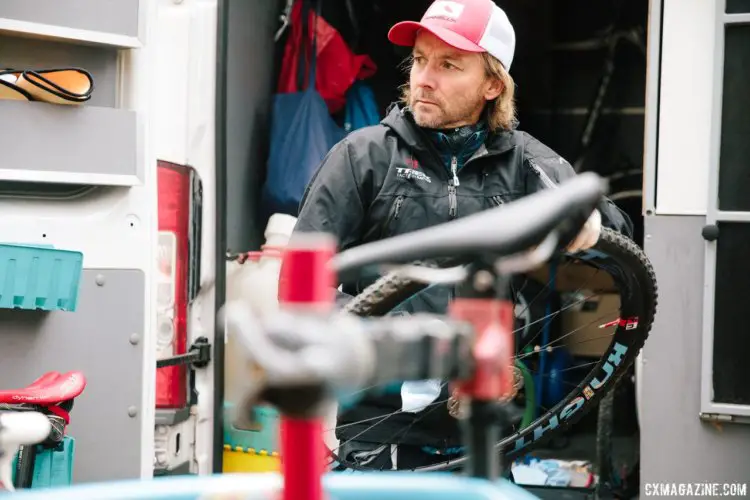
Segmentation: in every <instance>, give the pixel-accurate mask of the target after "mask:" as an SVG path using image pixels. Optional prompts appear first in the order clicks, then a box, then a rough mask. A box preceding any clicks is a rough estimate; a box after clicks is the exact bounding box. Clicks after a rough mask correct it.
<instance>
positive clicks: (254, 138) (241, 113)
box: [0, 0, 283, 251]
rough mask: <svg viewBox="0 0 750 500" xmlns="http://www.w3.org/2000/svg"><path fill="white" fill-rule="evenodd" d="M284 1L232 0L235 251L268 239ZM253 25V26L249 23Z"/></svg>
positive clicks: (231, 214)
mask: <svg viewBox="0 0 750 500" xmlns="http://www.w3.org/2000/svg"><path fill="white" fill-rule="evenodd" d="M0 1H2V0H0ZM282 3H283V2H282V1H280V0H252V1H247V0H229V2H228V8H229V34H228V36H229V40H230V44H229V48H228V54H227V59H228V61H227V73H228V74H227V81H228V84H227V101H228V103H227V117H226V121H227V200H231V202H229V203H228V204H227V245H228V246H229V248H231V249H232V250H233V251H243V250H245V251H246V250H251V249H254V248H259V247H260V244H261V243H262V237H263V229H264V228H263V227H262V224H263V223H264V221H260V214H259V213H258V208H259V206H260V204H259V203H258V200H259V199H260V189H261V186H262V183H263V179H264V178H265V172H266V158H267V155H268V130H269V123H270V122H269V120H270V112H271V102H272V99H271V94H272V92H273V88H272V86H273V78H274V76H273V75H274V71H273V67H274V61H273V57H274V52H275V50H277V49H276V48H275V47H274V42H273V34H274V32H275V31H276V29H278V27H279V21H278V15H279V13H280V12H281V8H282ZM250 25H252V27H253V29H247V27H248V26H250ZM261 75H265V76H261ZM259 222H260V224H261V225H259Z"/></svg>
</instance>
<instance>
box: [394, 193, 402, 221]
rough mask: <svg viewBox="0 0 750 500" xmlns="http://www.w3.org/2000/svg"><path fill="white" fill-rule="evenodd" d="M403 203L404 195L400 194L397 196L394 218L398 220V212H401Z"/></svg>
mask: <svg viewBox="0 0 750 500" xmlns="http://www.w3.org/2000/svg"><path fill="white" fill-rule="evenodd" d="M403 203H404V196H403V195H398V197H397V198H396V203H395V210H394V212H393V219H392V220H398V214H399V212H401V205H402V204H403Z"/></svg>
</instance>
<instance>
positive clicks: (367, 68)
mask: <svg viewBox="0 0 750 500" xmlns="http://www.w3.org/2000/svg"><path fill="white" fill-rule="evenodd" d="M301 9H302V2H299V1H297V2H295V4H294V7H293V8H292V12H291V16H290V17H291V20H290V25H291V33H290V34H289V38H288V40H287V43H286V46H285V47H284V59H283V61H282V65H281V74H280V75H279V86H278V89H277V92H278V93H281V94H283V93H292V92H299V91H301V90H303V89H304V88H305V87H303V88H302V89H300V88H298V85H297V64H298V63H299V59H300V57H299V51H300V46H301V45H302V43H301V42H302V23H301ZM309 16H310V17H309V19H308V23H309V24H308V26H312V25H313V24H312V23H314V22H315V17H316V16H315V12H310V14H309ZM315 29H316V30H317V37H318V38H317V42H316V43H317V50H316V52H317V54H318V59H317V61H316V75H315V90H317V91H318V93H319V94H320V95H321V96H322V97H323V99H324V100H325V102H326V104H327V105H328V110H329V111H330V112H331V113H336V112H337V111H339V110H341V109H342V108H343V107H344V105H345V103H346V97H345V94H346V91H347V90H348V89H349V87H351V86H352V84H353V83H354V82H355V81H356V80H364V79H365V78H369V77H370V76H372V75H373V74H375V71H377V66H376V65H375V63H374V62H373V60H372V59H371V58H370V57H369V56H367V55H357V54H354V53H353V52H352V51H351V49H350V48H349V46H348V45H347V44H346V42H345V41H344V39H343V37H342V36H341V34H339V32H338V31H337V30H336V29H335V28H334V27H333V26H331V25H330V24H328V22H327V21H326V20H325V19H323V18H322V16H321V17H320V18H318V19H317V22H315ZM305 46H306V47H307V46H309V40H308V43H307V44H305ZM307 59H309V57H308V58H307ZM305 76H306V80H305V82H306V81H307V77H308V76H309V75H307V74H306V75H305Z"/></svg>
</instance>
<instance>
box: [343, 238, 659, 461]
mask: <svg viewBox="0 0 750 500" xmlns="http://www.w3.org/2000/svg"><path fill="white" fill-rule="evenodd" d="M591 250H592V251H593V252H590V254H593V255H598V256H599V258H600V260H601V261H603V262H600V263H599V265H598V267H600V268H604V267H605V266H606V268H607V269H606V272H608V273H609V274H610V276H611V277H612V279H613V281H614V283H615V286H616V288H617V290H618V292H619V294H620V318H621V319H622V318H625V320H622V321H620V323H619V324H618V325H617V327H616V329H615V333H614V334H613V336H612V337H613V338H612V342H611V343H610V345H609V347H608V348H607V350H606V351H605V355H603V356H602V358H601V359H600V360H599V361H598V362H597V364H596V367H595V368H594V369H593V370H592V371H591V373H590V374H589V375H587V376H586V377H585V378H584V380H583V381H582V382H581V383H580V384H579V385H578V386H577V387H576V388H575V389H574V390H573V391H571V392H570V394H568V395H567V396H566V397H565V398H563V399H562V400H561V401H560V402H559V403H558V404H556V405H555V406H554V407H552V408H551V409H550V410H549V411H547V412H546V413H545V414H543V415H542V416H541V417H539V418H537V419H536V420H535V421H534V422H532V424H531V425H529V426H528V427H526V428H524V429H522V430H521V431H519V432H516V433H515V434H512V435H510V436H506V437H504V438H503V439H502V440H501V441H500V442H499V443H497V445H496V447H497V449H498V450H499V451H501V452H502V453H503V456H504V459H505V461H511V460H513V459H515V458H517V457H519V456H520V455H522V454H524V453H527V452H528V451H530V450H531V449H533V448H535V447H537V446H539V445H541V444H543V443H545V442H547V441H548V440H549V439H550V438H552V437H554V436H556V435H559V434H560V433H562V432H564V431H565V430H566V429H568V428H570V427H571V426H572V425H574V424H575V423H576V422H578V421H579V420H580V419H581V418H582V417H583V416H584V415H586V414H587V413H588V412H589V411H591V410H592V409H593V408H595V407H597V405H598V402H599V401H600V400H601V398H602V397H604V396H605V395H606V394H607V393H608V392H609V391H611V390H612V389H613V388H614V387H615V386H616V385H617V382H618V381H619V379H620V378H621V377H622V376H623V374H625V373H626V372H627V370H628V368H629V367H630V366H631V365H633V363H634V362H635V358H636V356H637V355H638V353H639V352H640V350H641V348H642V347H643V345H644V344H645V342H646V339H647V338H648V335H649V333H650V331H651V326H652V324H653V320H654V316H655V314H656V309H657V305H658V287H657V283H656V275H655V272H654V269H653V266H652V265H651V262H650V261H649V259H648V257H647V256H646V254H645V253H644V252H643V250H642V249H641V248H640V247H639V246H638V245H637V244H636V243H635V242H633V241H632V240H631V239H629V238H628V237H626V236H624V235H622V234H620V233H618V232H616V231H614V230H611V229H608V228H602V232H601V235H600V237H599V240H598V242H597V244H596V245H595V246H594V247H593V248H592V249H591ZM420 264H421V265H428V266H435V265H436V264H435V263H431V262H421V263H420ZM447 264H455V262H451V263H448V262H447V261H445V262H443V265H447ZM426 286H427V285H424V284H422V283H418V282H415V281H413V280H411V279H409V278H406V277H403V276H398V275H397V274H395V273H391V274H388V275H385V276H383V277H381V278H380V279H378V280H377V281H375V282H374V283H373V284H371V285H370V286H368V287H367V288H365V289H364V290H363V291H362V292H361V293H360V294H359V295H357V296H356V297H354V298H353V299H352V300H350V301H349V302H348V303H347V304H346V306H345V307H344V308H343V311H344V312H346V313H349V314H354V315H357V316H382V315H384V314H386V313H388V312H389V311H390V310H391V309H392V308H393V307H395V306H396V305H398V304H400V303H401V302H403V301H404V300H406V299H408V298H409V297H411V296H412V295H414V294H415V293H418V292H419V291H421V290H422V289H424V288H426ZM606 367H608V368H609V371H608V370H607V368H606ZM601 374H605V375H606V374H609V375H608V376H606V378H605V379H604V381H600V380H599V379H598V378H597V377H598V376H601ZM595 382H596V383H595ZM597 383H599V384H597ZM330 453H331V455H332V457H334V459H336V460H338V461H339V462H340V463H342V462H341V461H340V458H339V457H337V456H336V454H335V453H334V452H330ZM466 460H467V457H461V458H458V459H456V460H453V461H451V462H446V463H442V464H437V465H430V466H425V467H419V468H416V469H414V471H416V472H428V471H447V470H455V469H457V468H459V467H460V466H461V465H462V464H463V463H465V462H466ZM352 465H353V464H352ZM347 466H349V464H347ZM351 468H352V469H354V468H356V467H351ZM363 470H369V469H363Z"/></svg>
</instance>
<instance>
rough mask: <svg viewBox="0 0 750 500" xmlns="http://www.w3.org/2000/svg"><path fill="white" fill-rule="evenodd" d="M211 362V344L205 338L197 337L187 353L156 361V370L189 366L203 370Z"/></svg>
mask: <svg viewBox="0 0 750 500" xmlns="http://www.w3.org/2000/svg"><path fill="white" fill-rule="evenodd" d="M210 361H211V344H210V343H209V342H208V339H207V338H206V337H198V338H197V339H195V343H194V344H193V345H191V346H190V349H188V352H186V353H185V354H179V355H177V356H172V357H171V358H165V359H159V360H157V361H156V367H157V368H164V367H165V366H178V365H191V367H192V368H193V369H196V368H205V367H206V366H208V363H209V362H210Z"/></svg>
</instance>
